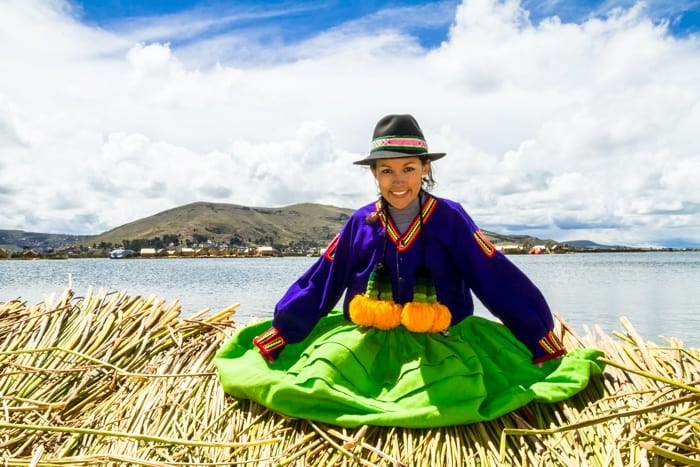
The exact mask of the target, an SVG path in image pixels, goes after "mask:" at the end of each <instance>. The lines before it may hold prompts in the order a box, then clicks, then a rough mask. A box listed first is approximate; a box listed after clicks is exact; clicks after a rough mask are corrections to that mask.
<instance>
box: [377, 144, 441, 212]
mask: <svg viewBox="0 0 700 467" xmlns="http://www.w3.org/2000/svg"><path fill="white" fill-rule="evenodd" d="M429 168H430V161H426V162H425V164H423V163H422V162H421V160H420V158H418V157H401V158H398V159H379V160H378V161H377V164H376V166H375V167H373V168H372V174H373V175H374V178H376V179H377V183H378V184H379V191H380V193H381V194H382V196H383V197H384V199H385V200H387V202H388V203H389V204H391V205H392V206H393V207H395V208H396V209H403V208H405V207H406V206H408V205H409V204H411V202H412V201H413V200H414V199H416V198H417V197H418V194H419V193H420V189H421V180H422V179H423V176H424V175H426V174H427V173H428V169H429Z"/></svg>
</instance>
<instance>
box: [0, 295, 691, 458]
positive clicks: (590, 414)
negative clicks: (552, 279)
mask: <svg viewBox="0 0 700 467" xmlns="http://www.w3.org/2000/svg"><path fill="white" fill-rule="evenodd" d="M236 308H237V305H232V306H231V307H229V308H226V309H224V310H221V311H219V312H214V313H212V312H210V311H209V310H203V311H202V312H200V313H198V314H197V315H196V316H193V317H189V318H181V317H180V304H179V302H178V301H177V300H175V301H173V302H171V303H169V304H168V303H166V301H165V300H163V299H162V298H157V297H149V298H146V297H142V296H130V295H128V294H127V293H126V292H105V291H102V290H100V291H96V292H92V291H88V293H87V294H86V295H85V296H81V297H76V296H74V294H73V292H72V291H71V290H66V291H65V293H64V294H63V295H62V296H61V297H58V298H57V299H54V297H45V299H44V301H43V302H41V303H39V304H34V305H30V304H27V303H26V302H24V301H19V300H15V301H8V302H0V412H1V413H0V462H2V463H3V464H4V465H8V466H20V465H21V466H27V465H30V466H67V465H70V466H95V465H100V466H101V465H134V466H139V465H143V466H156V465H157V466H163V465H174V466H178V465H188V466H189V465H198V466H214V465H244V466H267V465H289V466H325V465H348V466H351V465H352V466H355V465H365V466H375V465H376V466H403V465H406V466H408V465H417V466H418V465H433V466H469V465H480V466H488V465H520V466H536V465H546V466H551V465H554V466H560V465H561V466H572V465H576V466H579V465H581V466H583V465H585V466H601V467H608V466H663V465H669V466H670V465H700V389H698V382H699V381H700V351H699V350H697V349H688V348H684V346H683V344H682V343H681V342H679V341H678V340H676V339H672V338H671V339H668V341H667V342H666V343H665V345H663V346H660V345H657V344H654V343H649V342H645V341H643V339H641V338H640V337H639V335H638V334H637V333H636V332H635V330H634V329H633V327H632V325H631V324H630V323H629V322H628V321H627V320H626V319H624V318H623V319H621V324H622V328H623V331H622V332H615V333H613V335H612V336H610V335H606V334H604V333H602V331H601V330H600V329H598V328H593V329H586V330H585V335H584V336H583V337H580V336H578V335H577V334H576V333H575V332H573V331H572V330H571V329H570V328H569V327H568V326H567V325H566V323H564V322H563V321H562V320H561V319H559V320H558V328H557V331H558V332H559V333H560V335H561V336H562V339H563V341H564V343H565V344H566V345H567V347H568V348H576V347H596V348H599V349H601V350H603V351H604V352H605V354H606V357H605V361H606V363H607V368H606V371H605V372H604V374H603V375H602V376H601V377H597V378H594V379H593V380H592V381H591V383H590V384H589V386H588V387H587V388H586V389H585V390H584V391H583V392H581V393H580V394H578V395H577V396H575V397H573V398H571V399H569V400H567V401H564V402H561V403H557V404H538V403H531V404H529V405H528V406H526V407H524V408H522V409H520V410H518V411H516V412H513V413H511V414H508V415H506V416H504V417H501V418H499V419H497V420H495V421H492V422H488V423H476V424H471V425H461V426H450V427H444V428H439V429H435V428H434V429H423V430H419V429H402V428H386V427H373V426H363V427H361V428H358V429H345V428H339V427H335V426H332V425H325V424H320V423H314V422H310V421H304V420H296V419H290V418H287V417H284V416H281V415H279V414H277V413H275V412H272V411H270V410H268V409H266V408H264V407H261V406H260V405H258V404H255V403H252V402H250V401H242V400H235V399H233V398H232V397H229V396H226V395H225V394H224V393H223V392H222V390H221V388H220V386H219V384H218V380H217V377H216V374H215V372H214V365H213V357H214V354H215V353H216V351H217V350H218V349H219V347H220V346H221V344H222V343H223V342H224V341H225V340H226V339H227V338H228V336H230V335H231V334H232V333H233V331H234V330H235V329H236V323H235V322H234V321H233V320H232V315H233V314H234V313H235V310H236Z"/></svg>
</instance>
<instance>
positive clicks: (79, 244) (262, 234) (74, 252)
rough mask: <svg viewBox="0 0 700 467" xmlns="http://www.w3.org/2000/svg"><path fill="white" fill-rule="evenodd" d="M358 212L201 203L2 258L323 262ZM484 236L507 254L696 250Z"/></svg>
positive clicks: (4, 242) (1, 241)
mask: <svg viewBox="0 0 700 467" xmlns="http://www.w3.org/2000/svg"><path fill="white" fill-rule="evenodd" d="M352 213H353V210H351V209H347V208H340V207H336V206H328V205H321V204H314V203H302V204H295V205H290V206H285V207H280V208H264V207H250V206H242V205H237V204H230V203H209V202H195V203H190V204H187V205H184V206H179V207H176V208H172V209H168V210H166V211H162V212H160V213H157V214H154V215H152V216H149V217H146V218H143V219H138V220H136V221H133V222H129V223H127V224H124V225H122V226H119V227H116V228H114V229H111V230H109V231H107V232H103V233H101V234H98V235H70V234H50V233H36V232H25V231H21V230H2V229H0V259H39V258H45V259H66V258H113V259H123V258H212V257H216V258H249V257H279V256H320V255H321V254H322V253H323V251H324V249H325V247H326V246H327V245H328V244H329V242H330V241H331V240H332V239H333V237H334V236H335V235H336V233H337V232H338V231H339V230H340V229H341V228H342V226H343V225H344V224H345V222H346V221H347V219H348V218H349V217H350V215H352ZM483 233H484V235H485V236H486V238H488V239H489V241H490V242H491V243H493V245H494V246H495V248H496V249H498V250H500V251H502V252H503V253H505V254H508V255H517V254H533V255H540V254H567V253H597V252H600V253H610V252H639V251H688V250H692V248H665V247H630V246H623V245H601V244H598V243H594V242H592V241H588V240H579V241H567V242H558V241H556V240H551V239H541V238H537V237H534V236H530V235H513V234H501V233H496V232H491V231H488V230H484V231H483Z"/></svg>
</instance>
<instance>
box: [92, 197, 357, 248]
mask: <svg viewBox="0 0 700 467" xmlns="http://www.w3.org/2000/svg"><path fill="white" fill-rule="evenodd" d="M352 212H353V210H351V209H345V208H338V207H334V206H326V205H321V204H312V203H305V204H294V205H291V206H286V207H281V208H261V207H248V206H240V205H237V204H227V203H206V202H197V203H192V204H187V205H184V206H180V207H177V208H173V209H168V210H167V211H163V212H160V213H158V214H155V215H153V216H150V217H146V218H143V219H139V220H136V221H133V222H130V223H128V224H125V225H123V226H121V227H117V228H115V229H112V230H109V231H107V232H104V233H102V234H100V235H97V236H95V237H94V238H92V239H90V240H89V243H90V245H93V244H94V245H114V246H116V245H124V246H126V245H127V244H130V245H131V246H134V240H155V239H160V241H161V242H163V243H165V244H166V245H167V244H169V243H177V244H180V245H186V244H196V243H203V242H207V241H210V242H213V243H228V244H230V245H250V244H258V245H273V246H276V247H278V248H280V249H289V248H300V249H305V248H310V247H316V248H318V247H324V246H326V245H327V244H328V242H329V241H330V240H331V239H332V238H333V236H334V235H335V234H336V233H337V231H338V229H339V228H340V227H341V226H342V225H343V224H344V223H345V221H346V219H347V218H348V217H349V216H350V214H351V213H352ZM153 243H156V242H153Z"/></svg>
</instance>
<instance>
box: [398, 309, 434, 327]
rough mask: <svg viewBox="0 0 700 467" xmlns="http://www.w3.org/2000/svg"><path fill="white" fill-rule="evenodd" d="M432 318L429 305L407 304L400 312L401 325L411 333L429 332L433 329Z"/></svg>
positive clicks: (432, 314)
mask: <svg viewBox="0 0 700 467" xmlns="http://www.w3.org/2000/svg"><path fill="white" fill-rule="evenodd" d="M433 318H434V313H433V311H432V310H431V309H430V304H429V303H421V302H408V303H406V304H405V305H404V306H403V310H402V311H401V324H403V325H404V326H406V329H408V330H409V331H412V332H429V331H430V330H431V328H432V327H433Z"/></svg>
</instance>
